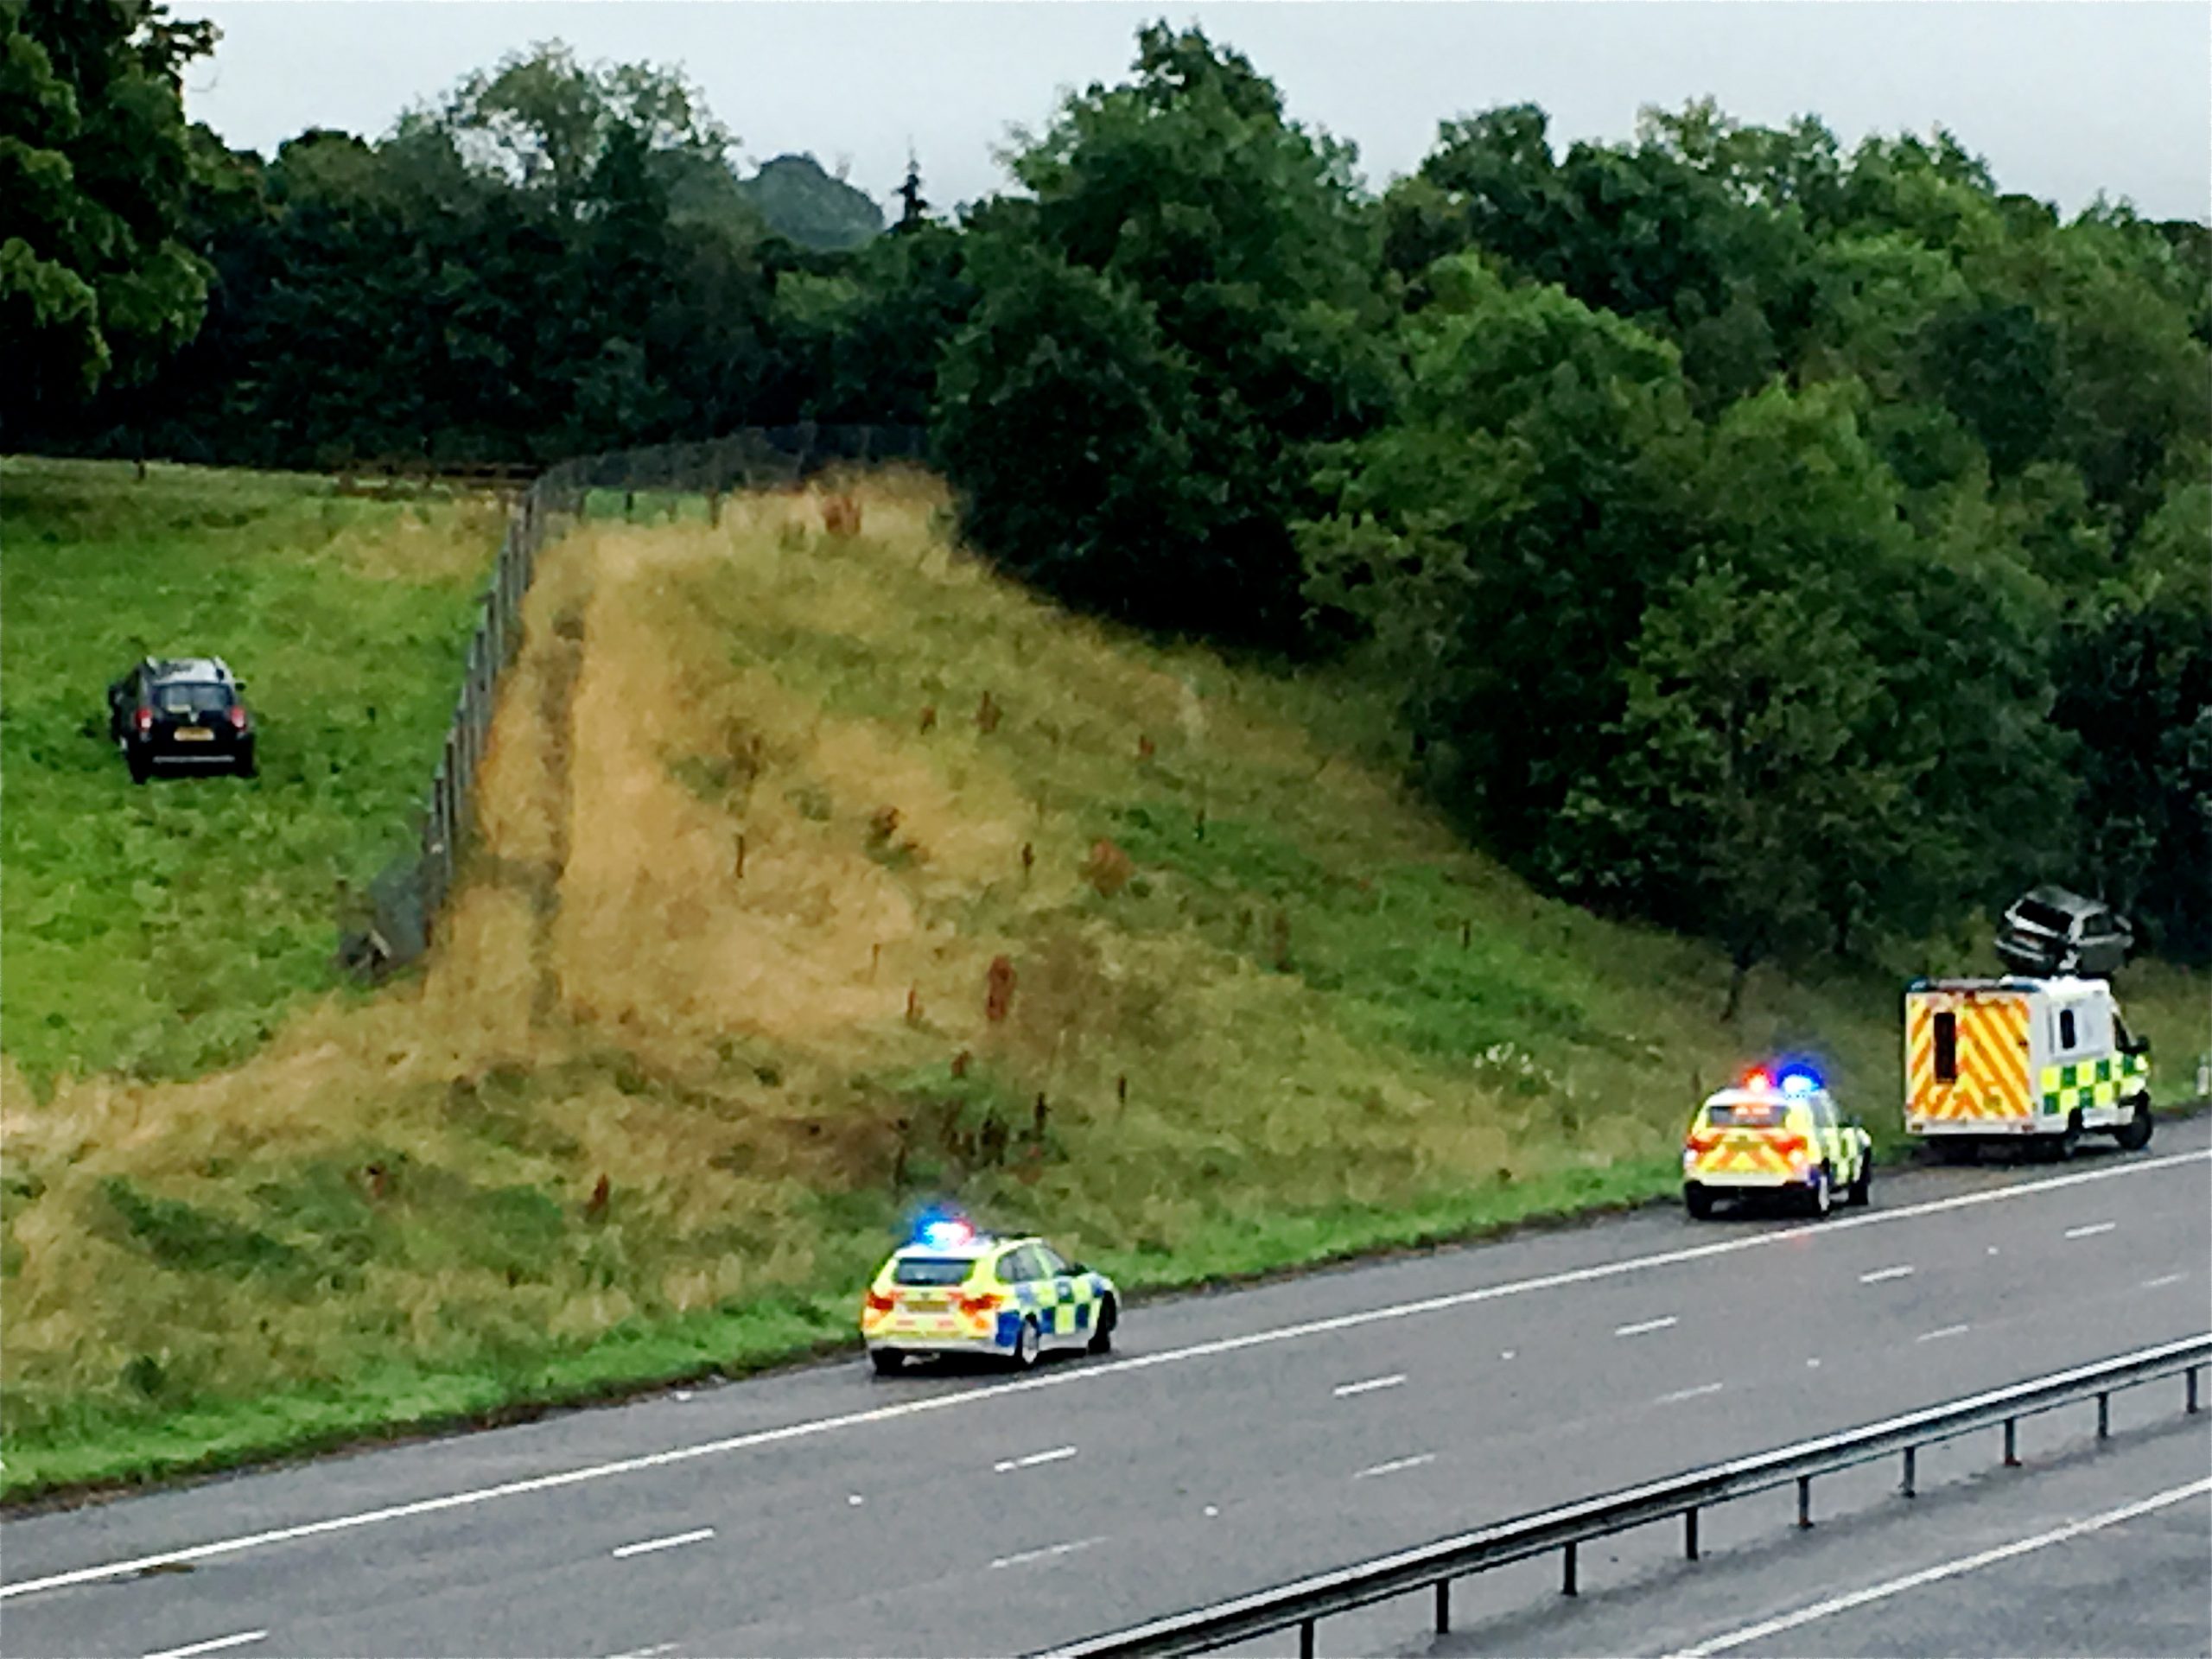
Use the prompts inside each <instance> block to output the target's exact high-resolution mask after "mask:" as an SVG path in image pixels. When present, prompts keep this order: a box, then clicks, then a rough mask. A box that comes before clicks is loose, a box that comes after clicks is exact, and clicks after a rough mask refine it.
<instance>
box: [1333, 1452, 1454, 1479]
mask: <svg viewBox="0 0 2212 1659" xmlns="http://www.w3.org/2000/svg"><path fill="white" fill-rule="evenodd" d="M1435 1461H1436V1453H1435V1452H1422V1453H1421V1455H1420V1456H1419V1457H1417V1458H1394V1459H1391V1460H1390V1461H1389V1463H1378V1464H1376V1465H1375V1466H1374V1467H1373V1468H1372V1469H1363V1470H1361V1471H1359V1472H1358V1473H1357V1474H1356V1475H1354V1476H1353V1477H1352V1478H1353V1479H1354V1480H1365V1479H1366V1478H1368V1477H1369V1476H1370V1475H1395V1474H1396V1473H1397V1472H1398V1471H1399V1470H1401V1469H1418V1468H1420V1467H1421V1465H1423V1464H1424V1463H1434V1462H1435Z"/></svg>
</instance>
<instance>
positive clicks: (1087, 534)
mask: <svg viewBox="0 0 2212 1659" xmlns="http://www.w3.org/2000/svg"><path fill="white" fill-rule="evenodd" d="M1012 166H1013V169H1014V174H1015V176H1016V177H1017V178H1018V179H1019V180H1020V181H1021V183H1022V184H1023V185H1025V186H1026V187H1027V188H1028V190H1029V191H1030V193H1031V200H1030V201H1029V202H1027V203H1026V204H1018V207H1019V211H1017V212H1007V211H1004V210H1001V211H998V212H995V213H987V214H984V215H982V216H981V217H980V219H979V222H978V223H977V224H976V226H974V227H973V228H972V229H971V230H970V232H969V235H970V237H971V238H976V239H978V240H979V241H989V240H993V239H996V238H1007V239H1009V240H1011V239H1015V238H1019V239H1020V240H1021V241H1023V242H1025V243H1026V244H1027V245H1028V246H1029V247H1030V248H1032V249H1033V250H1034V251H1035V252H1036V254H1037V256H1038V258H1041V259H1042V260H1045V261H1047V262H1052V261H1057V262H1058V263H1060V264H1065V265H1066V266H1068V267H1069V268H1070V269H1071V270H1081V271H1087V272H1090V273H1094V274H1095V275H1096V276H1098V277H1102V278H1103V279H1104V280H1105V283H1106V286H1105V288H1104V289H1092V288H1090V285H1088V284H1077V285H1076V286H1075V287H1072V288H1071V287H1070V286H1069V285H1067V284H1065V283H1058V282H1057V281H1051V280H1048V279H1046V278H1045V277H1041V276H1040V275H1039V269H1040V267H1039V264H1038V259H1032V258H1017V257H1009V258H1006V259H996V260H990V261H986V260H983V259H982V258H980V257H979V258H977V259H976V261H975V262H974V263H973V264H972V265H971V269H972V270H975V271H976V273H977V276H978V286H979V288H980V289H982V291H983V293H984V295H985V302H984V303H983V304H982V306H981V307H980V308H979V309H978V310H977V312H976V316H975V319H974V321H971V323H970V324H969V327H968V329H967V330H966V331H965V333H963V336H962V338H961V339H960V340H959V341H957V343H956V345H955V346H954V348H953V353H952V356H953V359H954V360H955V361H956V362H957V363H958V364H959V365H960V368H959V372H958V374H957V377H949V378H948V380H947V382H946V385H947V387H948V389H950V386H951V385H955V384H957V385H958V386H959V387H961V388H962V389H963V391H962V394H961V395H964V396H966V397H969V399H971V400H972V402H971V404H970V406H969V407H967V408H961V407H958V406H957V405H956V404H952V403H950V402H947V403H946V404H943V405H942V406H941V407H940V410H939V414H938V418H939V421H940V423H941V424H943V425H944V428H945V429H946V430H947V432H948V433H949V434H951V435H954V436H955V437H956V438H957V442H953V443H951V444H950V445H949V446H948V448H947V450H946V454H947V457H948V466H949V467H950V471H951V474H952V477H953V481H954V482H955V484H956V485H957V486H958V487H959V489H960V491H961V493H962V495H963V500H964V501H965V502H966V504H967V505H966V508H965V512H966V518H967V523H968V526H969V531H970V532H971V533H972V534H973V535H974V536H975V537H976V540H977V541H978V542H979V543H980V544H981V545H982V546H983V547H985V548H986V549H988V550H989V551H990V552H991V553H992V554H993V555H994V556H996V557H998V558H1000V559H1001V560H1003V561H1004V562H1005V563H1007V564H1008V565H1009V566H1010V567H1012V568H1014V569H1023V570H1027V571H1033V572H1037V573H1039V574H1040V575H1046V579H1047V580H1048V581H1049V582H1050V583H1051V585H1052V587H1053V589H1054V591H1056V592H1058V593H1062V594H1066V595H1068V596H1071V597H1074V596H1076V595H1078V594H1081V595H1084V597H1085V600H1086V601H1087V602H1096V600H1097V599H1098V598H1099V597H1100V596H1103V595H1105V594H1109V592H1110V593H1111V594H1112V600H1111V603H1110V606H1109V608H1110V609H1111V610H1112V611H1113V612H1114V613H1116V614H1120V615H1125V616H1128V617H1130V618H1131V619H1132V620H1140V621H1142V622H1145V623H1147V624H1149V625H1151V626H1161V627H1169V628H1185V629H1195V630H1199V631H1204V632H1214V633H1218V634H1222V635H1225V636H1230V637H1233V638H1239V639H1247V640H1258V641H1264V642H1268V643H1270V644H1275V645H1282V644H1286V643H1290V642H1292V641H1294V640H1295V639H1297V638H1298V636H1299V633H1300V626H1301V616H1302V613H1303V606H1302V604H1301V602H1300V599H1299V594H1298V588H1299V581H1300V571H1299V563H1298V556H1297V551H1296V549H1295V546H1294V543H1293V541H1292V538H1291V534H1290V530H1289V523H1290V520H1291V519H1292V518H1294V516H1296V513H1297V511H1298V507H1299V504H1300V501H1301V500H1302V499H1304V497H1305V493H1306V478H1307V475H1308V473H1309V471H1310V468H1311V465H1312V448H1313V446H1314V445H1316V444H1319V443H1325V442H1331V441H1334V440H1338V439H1341V438H1344V437H1346V436H1349V435H1352V434H1354V433H1356V432H1357V431H1358V430H1360V429H1362V428H1363V426H1365V425H1366V424H1368V423H1371V422H1372V421H1373V420H1374V419H1375V418H1376V417H1377V416H1379V415H1380V414H1381V413H1382V412H1383V410H1385V409H1386V408H1387V404H1388V399H1389V396H1390V391H1391V387H1390V382H1389V365H1388V363H1387V360H1386V359H1385V357H1384V354H1383V350H1382V346H1381V342H1380V340H1378V339H1377V337H1376V334H1375V332H1374V331H1373V330H1372V328H1371V327H1363V324H1365V323H1370V322H1371V321H1374V320H1375V314H1374V308H1375V307H1376V303H1377V302H1376V292H1375V285H1374V263H1373V257H1374V244H1373V233H1372V232H1373V227H1372V226H1371V223H1370V219H1369V218H1368V217H1367V215H1366V214H1365V213H1363V212H1362V210H1361V209H1360V207H1359V206H1358V205H1357V202H1356V201H1355V200H1354V198H1353V194H1352V177H1351V152H1350V150H1349V149H1346V148H1344V146H1341V145H1338V144H1337V143H1333V142H1332V141H1330V140H1327V139H1325V138H1319V137H1314V136H1313V135H1310V134H1308V133H1307V132H1306V131H1305V130H1303V129H1301V128H1300V127H1299V126H1298V125H1297V124H1295V123H1293V122H1291V121H1289V120H1288V119H1287V118H1286V117H1285V116H1284V114H1283V111H1282V105H1281V97H1280V95H1279V94H1278V93H1277V92H1276V91H1275V89H1274V86H1272V85H1271V84H1270V83H1269V82H1268V80H1267V79H1265V78H1264V77H1262V76H1261V75H1260V74H1258V73H1256V72H1255V70H1254V69H1253V68H1252V67H1251V65H1250V64H1249V62H1248V61H1247V60H1245V59H1244V58H1243V57H1242V56H1241V55H1239V54H1236V53H1234V52H1230V51H1227V50H1225V49H1222V48H1216V47H1215V46H1213V45H1212V43H1211V42H1210V41H1207V39H1206V38H1205V35H1202V34H1200V33H1198V32H1197V31H1195V30H1192V31H1187V32H1184V33H1180V34H1178V33H1174V32H1172V31H1170V30H1168V29H1166V28H1164V27H1154V28H1147V29H1145V30H1143V31H1142V32H1141V35H1140V36H1139V43H1138V53H1137V61H1136V67H1135V76H1134V78H1133V79H1131V80H1130V81H1129V82H1128V83H1126V84H1124V85H1122V86H1116V87H1113V88H1107V87H1103V86H1093V87H1091V88H1090V90H1089V91H1088V92H1084V93H1082V94H1079V95H1077V96H1075V97H1072V98H1071V99H1069V100H1068V101H1067V103H1066V105H1065V106H1064V108H1063V109H1062V110H1061V111H1060V113H1059V115H1058V118H1057V119H1056V120H1055V121H1054V123H1053V124H1052V127H1051V128H1050V129H1049V130H1047V131H1046V133H1045V134H1044V135H1043V136H1042V137H1039V138H1038V139H1036V140H1035V141H1033V143H1029V144H1028V145H1027V147H1026V148H1025V149H1022V150H1021V151H1020V153H1019V154H1018V155H1016V156H1014V158H1013V161H1012ZM986 272H990V273H999V274H1001V275H1003V276H1004V277H1005V278H1006V279H1007V280H1011V281H1016V282H1020V283H1046V287H1047V288H1048V289H1049V291H1050V292H1051V293H1052V294H1055V295H1063V294H1072V293H1077V292H1084V293H1092V292H1103V293H1110V294H1112V295H1113V296H1116V302H1115V303H1116V308H1120V307H1122V306H1128V307H1133V308H1135V309H1136V311H1137V312H1139V313H1141V315H1142V317H1143V318H1144V320H1145V321H1144V323H1143V325H1142V326H1141V327H1140V326H1139V324H1138V321H1137V320H1136V317H1135V315H1132V316H1130V317H1129V318H1128V319H1127V321H1125V322H1124V323H1123V324H1122V325H1121V326H1119V327H1117V328H1116V330H1115V332H1114V334H1113V335H1112V336H1111V337H1112V338H1116V339H1121V340H1128V341H1129V342H1131V343H1132V344H1135V342H1138V341H1140V340H1142V341H1144V342H1145V343H1144V345H1143V346H1141V353H1142V354H1141V357H1140V358H1139V359H1137V360H1135V361H1132V362H1130V363H1128V364H1126V365H1120V367H1119V368H1118V369H1116V370H1114V371H1112V372H1111V373H1110V375H1109V378H1110V379H1111V380H1112V381H1114V382H1117V383H1121V384H1125V385H1141V386H1145V387H1156V386H1161V385H1166V383H1167V381H1169V380H1171V379H1172V380H1173V381H1175V382H1177V383H1179V385H1182V386H1184V387H1185V388H1186V390H1185V391H1179V392H1178V393H1177V394H1176V395H1175V396H1174V397H1172V398H1170V399H1168V400H1167V402H1166V404H1163V405H1162V406H1161V408H1160V411H1159V412H1160V416H1161V418H1172V419H1173V421H1174V423H1175V424H1174V425H1173V428H1172V429H1169V430H1168V431H1166V432H1165V433H1163V434H1161V435H1160V437H1159V440H1158V448H1160V450H1161V451H1162V452H1165V451H1166V450H1174V451H1179V452H1181V453H1185V454H1188V455H1189V456H1191V457H1192V460H1193V461H1194V462H1195V464H1196V465H1197V466H1198V469H1199V475H1198V477H1197V478H1195V479H1191V480H1186V481H1185V482H1183V483H1181V484H1180V485H1179V486H1178V488H1177V490H1176V491H1175V495H1176V497H1177V498H1178V504H1177V507H1176V510H1175V512H1174V513H1171V514H1169V515H1168V516H1169V517H1171V518H1173V517H1175V516H1177V515H1178V514H1182V515H1187V518H1186V519H1185V523H1184V524H1182V526H1181V528H1182V529H1183V530H1184V531H1185V534H1183V535H1181V536H1180V537H1176V538H1174V539H1172V540H1170V539H1164V538H1162V537H1160V536H1157V535H1149V534H1148V535H1146V536H1145V537H1142V546H1143V547H1144V549H1146V550H1147V554H1148V555H1151V556H1158V557H1159V559H1160V563H1158V564H1156V565H1154V566H1153V567H1151V568H1149V569H1143V570H1141V571H1140V570H1139V569H1136V568H1135V567H1132V566H1130V565H1129V564H1128V563H1126V560H1125V558H1124V557H1123V556H1114V555H1111V554H1109V552H1108V550H1107V542H1106V540H1105V538H1104V537H1103V536H1102V534H1101V526H1100V524H1098V523H1097V522H1096V519H1095V518H1093V516H1092V515H1093V514H1095V513H1096V512H1097V511H1098V510H1099V508H1098V501H1099V498H1098V496H1097V494H1096V492H1092V493H1083V494H1078V495H1077V496H1075V497H1073V498H1071V499H1068V500H1065V501H1062V500H1058V499H1055V498H1054V496H1053V494H1052V483H1051V480H1054V479H1057V478H1059V477H1061V476H1062V475H1063V473H1064V470H1065V466H1066V464H1067V463H1066V461H1065V458H1064V457H1063V456H1062V455H1060V454H1058V453H1055V452H1053V451H1052V450H1048V449H1047V448H1046V445H1045V443H1044V442H1043V438H1042V430H1041V429H1040V428H1039V425H1038V424H1037V423H1035V422H1033V421H1032V420H1031V419H1030V418H1028V416H1027V415H1026V414H1025V413H1024V411H1023V410H1021V408H1020V404H1019V403H1018V402H1016V401H1014V400H1011V399H1009V398H1008V397H1006V396H1005V392H1006V390H1007V388H1006V386H1005V385H1002V384H1001V383H1000V382H999V381H998V380H996V379H995V376H997V375H999V374H1001V373H1017V374H1020V375H1022V376H1025V377H1026V376H1028V375H1030V374H1033V373H1034V372H1038V370H1037V365H1036V361H1035V359H1034V356H1033V352H1032V342H1030V341H1029V340H1025V339H1022V338H1018V337H1017V338H1014V339H995V338H992V337H990V331H992V330H993V329H995V328H997V327H1003V326H1006V321H1007V320H1008V319H1011V318H1015V317H1020V318H1024V319H1027V318H1028V317H1029V316H1030V315H1032V314H1033V309H1034V305H1033V302H1025V301H1022V300H1020V299H1019V298H1017V297H1015V296H1007V303H1005V304H994V303H992V302H991V299H992V296H991V295H990V286H989V279H988V277H986V276H985V275H984V273H986ZM1039 302H1041V300H1040V301H1039ZM1024 326H1027V324H1026V322H1025V325H1024ZM1105 338H1107V337H1106V336H1103V335H1093V336H1091V337H1090V340H1089V341H1088V342H1087V344H1088V345H1099V344H1103V340H1104V339H1105ZM1162 360H1164V361H1165V362H1166V364H1167V365H1169V366H1168V367H1166V368H1163V367H1162V366H1161V361H1162ZM1102 372H1103V365H1102ZM1129 407H1131V405H1129V404H1128V403H1127V402H1125V401H1124V400H1122V399H1121V398H1120V397H1107V398H1104V399H1103V400H1102V402H1101V404H1100V406H1099V413H1098V416H1097V425H1096V429H1095V430H1091V431H1088V432H1086V431H1084V429H1082V428H1081V427H1080V426H1077V427H1076V428H1074V429H1068V428H1065V427H1055V429H1054V430H1055V433H1056V436H1055V439H1054V442H1055V443H1065V442H1069V441H1071V440H1072V441H1073V442H1076V443H1077V445H1078V446H1079V448H1084V449H1085V450H1088V451H1091V452H1103V451H1104V450H1107V449H1109V448H1116V449H1117V448H1119V447H1120V446H1122V445H1124V444H1128V443H1129V442H1133V439H1132V436H1131V435H1130V434H1128V432H1127V431H1126V430H1124V429H1122V424H1121V423H1122V418H1123V415H1124V412H1125V411H1126V410H1128V408H1129ZM987 412H988V418H990V419H992V420H994V421H996V422H999V423H1001V424H998V425H996V426H995V427H993V428H992V429H989V430H988V432H987V431H985V430H984V429H982V428H980V427H979V426H978V424H977V423H978V422H979V421H981V420H982V419H984V418H986V414H987ZM1069 414H1070V416H1071V417H1073V416H1079V411H1078V410H1071V411H1069ZM1141 447H1143V448H1146V449H1147V450H1150V449H1151V448H1154V442H1153V441H1151V440H1147V441H1146V442H1145V444H1144V445H1143V446H1141ZM987 452H988V454H991V455H992V456H993V457H994V459H993V461H992V462H991V464H990V465H988V467H982V468H980V469H977V468H974V467H970V465H969V462H968V461H966V460H964V459H961V458H963V457H980V456H981V455H982V454H985V453H987ZM993 491H1000V492H1007V493H1010V499H990V496H989V493H990V492H993ZM1017 531H1018V532H1019V533H1020V535H1022V536H1024V537H1036V538H1039V539H1036V540H1032V541H1024V542H1020V543H1016V542H1011V541H1007V540H1005V539H1004V537H1007V535H1009V534H1012V533H1015V532H1017ZM1095 557H1103V558H1106V559H1107V560H1108V562H1109V565H1110V567H1111V568H1112V569H1113V571H1114V572H1115V578H1114V580H1113V582H1111V583H1110V585H1109V582H1107V581H1106V580H1104V572H1103V571H1102V572H1100V573H1098V574H1097V575H1086V574H1084V570H1083V567H1084V564H1085V563H1086V562H1087V561H1088V560H1090V559H1092V558H1095ZM1125 577H1126V578H1128V579H1127V580H1124V579H1123V578H1125Z"/></svg>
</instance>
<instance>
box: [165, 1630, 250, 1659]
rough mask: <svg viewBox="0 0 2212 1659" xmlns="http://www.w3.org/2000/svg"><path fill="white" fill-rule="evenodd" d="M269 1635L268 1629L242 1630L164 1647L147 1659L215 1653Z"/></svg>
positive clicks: (174, 1658) (178, 1657)
mask: <svg viewBox="0 0 2212 1659" xmlns="http://www.w3.org/2000/svg"><path fill="white" fill-rule="evenodd" d="M268 1635H269V1632H268V1631H266V1630H241V1631H240V1632H239V1633H238V1635H236V1636H219V1637H214V1638H213V1640H212V1641H207V1642H194V1643H193V1644H192V1645H191V1646H190V1647H188V1648H163V1649H162V1650H161V1651H160V1652H159V1653H149V1654H148V1655H147V1656H146V1659H186V1656H187V1655H188V1654H194V1653H213V1652H216V1651H217V1650H218V1649H223V1648H242V1647H244V1646H245V1644H246V1643H249V1642H259V1641H263V1640H264V1639H266V1637H268Z"/></svg>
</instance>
